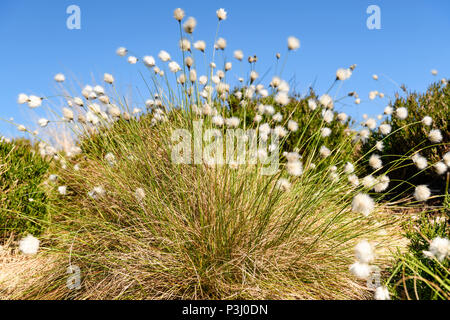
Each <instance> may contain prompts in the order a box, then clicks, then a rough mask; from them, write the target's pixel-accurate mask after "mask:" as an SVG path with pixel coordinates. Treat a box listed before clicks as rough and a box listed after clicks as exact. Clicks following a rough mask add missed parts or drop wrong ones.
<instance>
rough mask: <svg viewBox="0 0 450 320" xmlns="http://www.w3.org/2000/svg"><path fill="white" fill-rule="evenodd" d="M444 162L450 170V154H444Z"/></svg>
mask: <svg viewBox="0 0 450 320" xmlns="http://www.w3.org/2000/svg"><path fill="white" fill-rule="evenodd" d="M442 160H444V163H445V165H446V166H447V167H449V168H450V152H447V153H446V154H444V156H443V157H442Z"/></svg>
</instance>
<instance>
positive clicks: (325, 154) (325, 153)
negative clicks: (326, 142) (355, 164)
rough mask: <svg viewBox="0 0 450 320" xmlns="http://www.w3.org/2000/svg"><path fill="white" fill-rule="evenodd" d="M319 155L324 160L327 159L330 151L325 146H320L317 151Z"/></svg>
mask: <svg viewBox="0 0 450 320" xmlns="http://www.w3.org/2000/svg"><path fill="white" fill-rule="evenodd" d="M319 154H320V155H321V156H322V157H323V158H326V157H328V156H329V155H330V154H331V151H330V149H328V148H327V147H326V146H321V147H320V149H319Z"/></svg>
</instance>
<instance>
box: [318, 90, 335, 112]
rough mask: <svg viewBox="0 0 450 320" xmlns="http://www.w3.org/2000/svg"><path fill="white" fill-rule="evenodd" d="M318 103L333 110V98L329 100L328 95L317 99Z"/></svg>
mask: <svg viewBox="0 0 450 320" xmlns="http://www.w3.org/2000/svg"><path fill="white" fill-rule="evenodd" d="M319 102H320V103H321V104H322V105H323V106H324V107H325V108H329V109H332V108H333V98H331V96H330V95H328V94H326V93H325V94H323V95H321V96H320V98H319Z"/></svg>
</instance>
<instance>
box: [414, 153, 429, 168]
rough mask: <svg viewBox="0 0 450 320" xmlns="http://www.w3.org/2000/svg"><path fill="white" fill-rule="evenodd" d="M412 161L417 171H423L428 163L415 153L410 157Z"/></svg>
mask: <svg viewBox="0 0 450 320" xmlns="http://www.w3.org/2000/svg"><path fill="white" fill-rule="evenodd" d="M411 159H412V161H413V162H414V164H415V165H416V167H417V168H418V169H419V170H423V169H425V168H426V167H427V166H428V161H427V159H426V158H425V157H423V156H421V155H420V154H418V153H416V154H415V155H413V156H412V157H411Z"/></svg>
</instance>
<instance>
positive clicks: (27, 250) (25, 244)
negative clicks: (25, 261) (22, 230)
mask: <svg viewBox="0 0 450 320" xmlns="http://www.w3.org/2000/svg"><path fill="white" fill-rule="evenodd" d="M39 243H40V241H39V239H37V238H35V237H33V236H32V235H31V234H29V235H27V236H26V237H25V238H23V239H21V240H20V241H19V250H20V252H22V253H23V254H26V255H33V254H36V253H37V252H38V250H39Z"/></svg>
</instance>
